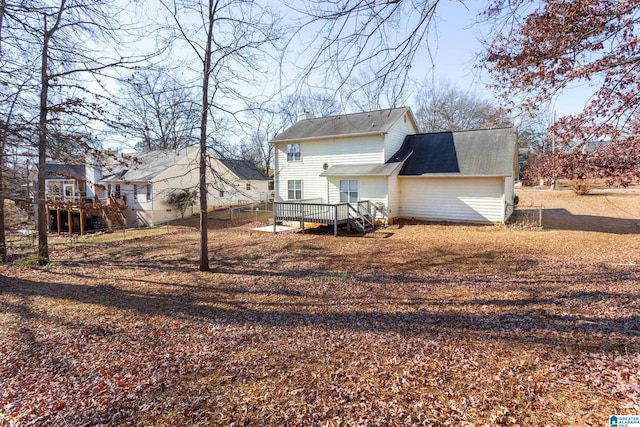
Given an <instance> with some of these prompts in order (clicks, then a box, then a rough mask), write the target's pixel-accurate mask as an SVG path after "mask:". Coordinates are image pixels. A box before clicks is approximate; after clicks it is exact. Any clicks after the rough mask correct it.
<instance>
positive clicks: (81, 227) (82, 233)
mask: <svg viewBox="0 0 640 427" xmlns="http://www.w3.org/2000/svg"><path fill="white" fill-rule="evenodd" d="M84 217H85V215H84V209H80V235H81V236H84Z"/></svg>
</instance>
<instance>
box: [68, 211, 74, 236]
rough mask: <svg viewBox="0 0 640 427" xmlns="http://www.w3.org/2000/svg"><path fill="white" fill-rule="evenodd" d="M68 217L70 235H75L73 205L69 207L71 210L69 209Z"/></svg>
mask: <svg viewBox="0 0 640 427" xmlns="http://www.w3.org/2000/svg"><path fill="white" fill-rule="evenodd" d="M67 218H68V221H69V236H73V211H72V210H71V207H69V210H68V211H67Z"/></svg>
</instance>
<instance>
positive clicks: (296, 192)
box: [287, 179, 302, 200]
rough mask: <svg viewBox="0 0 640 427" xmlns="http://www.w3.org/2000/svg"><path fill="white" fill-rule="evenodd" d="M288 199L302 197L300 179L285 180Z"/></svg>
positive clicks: (299, 198)
mask: <svg viewBox="0 0 640 427" xmlns="http://www.w3.org/2000/svg"><path fill="white" fill-rule="evenodd" d="M287 190H288V193H289V194H288V199H289V200H301V199H302V180H300V179H290V180H289V181H287Z"/></svg>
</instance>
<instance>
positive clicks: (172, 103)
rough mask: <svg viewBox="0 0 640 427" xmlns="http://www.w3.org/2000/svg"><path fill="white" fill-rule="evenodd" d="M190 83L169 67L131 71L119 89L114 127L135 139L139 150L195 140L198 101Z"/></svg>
mask: <svg viewBox="0 0 640 427" xmlns="http://www.w3.org/2000/svg"><path fill="white" fill-rule="evenodd" d="M191 86H192V83H189V82H186V81H185V79H184V78H183V77H182V76H179V75H178V74H177V73H176V72H175V71H172V70H170V69H158V70H143V71H140V72H136V73H134V74H133V75H132V76H131V77H129V78H128V79H126V81H125V82H124V84H123V87H122V89H121V92H120V93H121V95H122V96H121V97H120V99H119V100H118V101H117V103H118V105H119V114H118V115H119V120H118V122H117V123H116V127H117V128H118V129H119V130H120V131H121V132H122V133H124V134H125V135H126V136H127V137H132V138H134V139H135V140H137V141H138V142H137V144H136V149H137V150H138V151H151V150H175V149H178V148H182V147H186V146H189V145H192V144H194V143H195V142H197V137H196V135H195V130H196V128H197V121H198V101H197V97H195V96H194V93H193V90H192V88H191Z"/></svg>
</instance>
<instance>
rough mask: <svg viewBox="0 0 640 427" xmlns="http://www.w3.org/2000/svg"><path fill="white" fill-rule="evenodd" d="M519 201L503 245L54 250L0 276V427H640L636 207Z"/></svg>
mask: <svg viewBox="0 0 640 427" xmlns="http://www.w3.org/2000/svg"><path fill="white" fill-rule="evenodd" d="M519 195H520V205H519V209H518V215H517V217H516V218H515V219H514V223H513V224H511V225H506V226H502V225H499V226H473V225H452V224H424V223H421V224H408V223H403V224H399V225H395V226H392V227H388V228H386V229H381V230H378V231H377V232H376V233H373V234H369V235H367V236H366V237H346V236H339V237H333V236H332V235H330V234H329V233H323V232H322V230H316V231H313V232H309V233H306V234H300V233H287V234H279V235H270V234H267V235H258V234H250V233H249V232H248V231H249V229H250V228H251V227H252V226H256V225H258V223H249V224H241V223H235V224H234V223H232V222H228V221H227V222H214V223H213V224H212V229H211V230H210V234H209V241H210V255H211V267H212V271H211V272H207V273H203V272H199V271H197V257H198V251H199V249H198V233H197V230H195V229H194V228H190V227H165V228H161V229H158V231H157V233H155V234H153V233H146V234H137V232H135V231H130V232H127V234H126V240H125V241H113V237H114V236H117V233H114V234H112V235H110V236H107V235H105V236H104V237H105V238H107V237H109V238H110V240H111V241H106V240H101V238H100V237H95V236H94V237H90V238H87V239H78V240H76V241H74V243H73V247H71V246H69V245H65V244H63V243H64V241H63V240H60V241H59V242H58V244H57V245H55V246H54V248H53V249H52V262H51V264H50V265H48V266H47V267H43V268H24V267H19V266H15V265H9V266H0V359H1V360H2V361H3V363H2V364H1V365H0V425H3V426H4V425H6V426H14V425H15V426H26V425H43V426H44V425H46V426H50V425H54V426H68V425H73V426H84V425H86V426H94V425H113V426H115V425H131V426H138V425H154V426H165V425H166V426H176V425H191V426H197V425H201V426H209V425H236V426H240V425H243V426H245V425H246V426H261V425H291V426H347V425H348V426H379V425H391V426H410V425H434V426H436V425H437V426H447V425H451V426H484V425H486V426H499V425H517V426H539V425H563V426H564V425H575V426H602V425H606V424H607V423H608V417H609V415H613V414H638V413H640V385H639V384H640V285H639V283H640V223H639V218H640V193H638V192H636V191H629V190H627V191H602V192H598V193H596V194H594V195H591V196H586V197H578V196H575V195H574V194H573V193H571V192H565V191H560V192H540V191H522V192H520V193H519ZM541 204H542V206H543V210H542V228H540V227H538V226H537V220H538V218H539V207H540V205H541ZM234 225H235V226H234Z"/></svg>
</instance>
